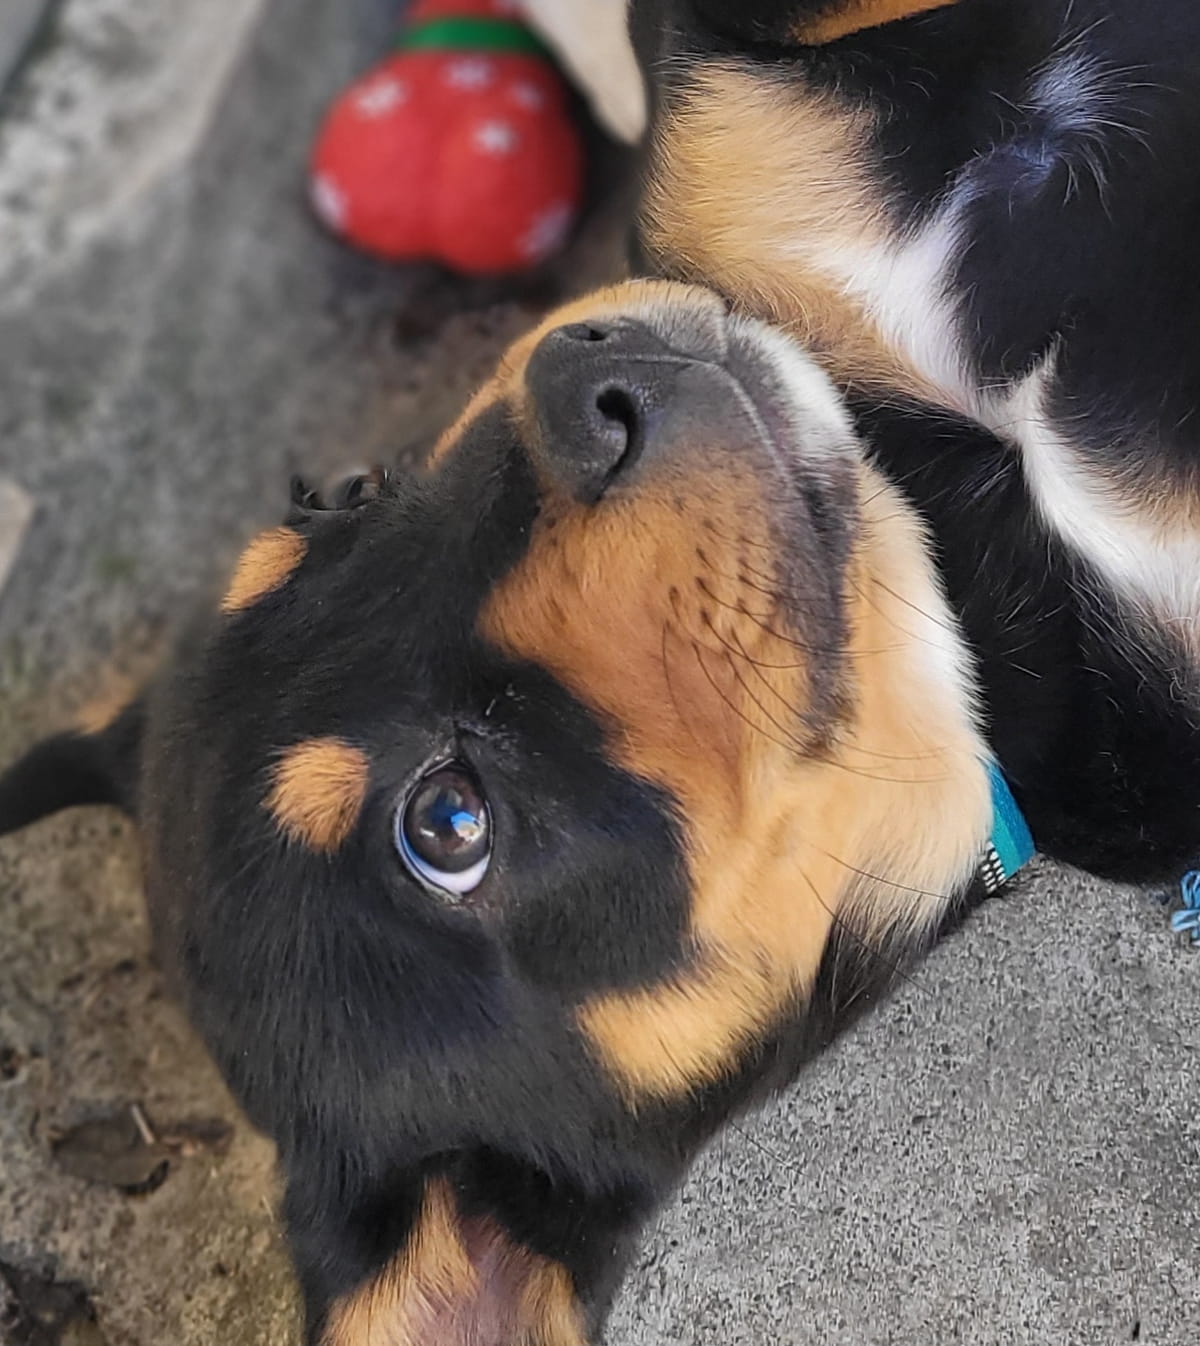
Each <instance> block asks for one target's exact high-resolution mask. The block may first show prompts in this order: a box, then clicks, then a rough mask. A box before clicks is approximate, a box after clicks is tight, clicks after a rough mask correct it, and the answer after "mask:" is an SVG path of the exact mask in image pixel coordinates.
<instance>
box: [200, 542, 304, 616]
mask: <svg viewBox="0 0 1200 1346" xmlns="http://www.w3.org/2000/svg"><path fill="white" fill-rule="evenodd" d="M307 550H308V543H307V542H306V541H305V539H304V538H302V537H301V536H300V534H299V533H297V532H296V531H295V529H293V528H268V529H267V531H266V532H265V533H259V535H258V536H257V537H256V538H254V539H252V540H251V542H250V544H249V546H247V548H246V549H245V551H243V552H242V554H241V556H239V557H238V563H237V566H236V567H235V568H234V572H233V579H232V580H230V582H229V588H228V590H227V591H226V593H225V597H224V598H223V599H222V600H221V611H222V612H241V611H242V610H243V609H244V608H248V607H250V606H251V605H252V604H254V603H257V602H258V601H259V599H260V598H265V597H266V596H267V594H269V593H272V592H273V591H274V590H276V589H278V588H279V587H280V586H281V585H282V584H284V583H285V582H286V581H287V579H288V576H289V575H291V574H292V572H293V571H294V570H295V569H296V567H297V566H298V565H299V564H300V562H301V561H302V560H304V553H305V552H306V551H307Z"/></svg>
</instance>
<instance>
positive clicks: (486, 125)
mask: <svg viewBox="0 0 1200 1346" xmlns="http://www.w3.org/2000/svg"><path fill="white" fill-rule="evenodd" d="M473 139H474V141H475V145H476V147H477V148H478V149H481V150H482V151H483V152H484V154H491V155H501V154H511V153H512V152H513V151H514V150H515V149H516V148H517V146H518V145H519V144H520V143H521V137H520V136H519V135H518V134H517V131H516V127H514V126H512V125H510V124H509V123H508V122H502V121H488V122H482V123H480V125H479V126H477V127H476V128H475V135H474V137H473Z"/></svg>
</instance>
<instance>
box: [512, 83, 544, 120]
mask: <svg viewBox="0 0 1200 1346" xmlns="http://www.w3.org/2000/svg"><path fill="white" fill-rule="evenodd" d="M508 96H509V97H510V98H511V99H512V100H513V102H514V103H516V105H517V106H518V107H523V108H525V109H526V111H528V112H540V111H541V110H542V108H544V107H545V106H546V95H545V94H544V93H543V92H542V90H541V89H539V88H538V86H537V85H536V84H531V83H530V82H529V81H528V80H526V79H522V80H518V81H517V82H516V83H515V84H510V85H509V86H508Z"/></svg>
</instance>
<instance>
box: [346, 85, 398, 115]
mask: <svg viewBox="0 0 1200 1346" xmlns="http://www.w3.org/2000/svg"><path fill="white" fill-rule="evenodd" d="M407 101H408V85H406V84H405V83H404V82H403V81H402V80H398V79H395V78H393V77H392V76H385V77H384V78H383V79H376V80H372V81H371V82H370V83H369V84H366V85H364V86H363V88H362V89H360V90H359V92H358V94H357V96H356V97H355V99H354V106H355V107H356V108H357V109H358V110H359V112H361V113H362V114H363V116H364V117H386V116H387V115H388V113H389V112H391V111H392V110H393V109H394V108H398V107H400V106H401V105H402V104H403V103H405V102H407Z"/></svg>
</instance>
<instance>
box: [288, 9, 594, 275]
mask: <svg viewBox="0 0 1200 1346" xmlns="http://www.w3.org/2000/svg"><path fill="white" fill-rule="evenodd" d="M516 8H517V7H516V3H515V0H416V3H415V4H414V5H413V6H412V7H411V9H410V10H409V21H408V24H407V26H406V28H405V30H404V31H403V33H402V34H401V36H400V40H399V43H398V50H397V52H396V53H395V54H394V55H393V56H391V57H390V58H389V59H387V60H386V61H383V62H382V63H381V64H380V65H378V66H376V67H375V69H374V70H372V71H371V72H370V73H369V74H367V75H366V76H364V77H363V78H362V79H361V80H359V81H358V82H357V83H355V84H354V85H352V86H351V87H350V88H349V89H348V90H346V92H345V93H344V94H343V95H342V96H341V98H339V99H338V101H337V102H336V103H335V104H334V106H333V108H332V109H331V110H330V112H329V114H328V117H327V118H326V121H325V124H324V126H323V128H322V130H321V133H320V136H319V137H318V139H317V143H316V147H315V149H314V152H313V164H312V195H313V202H314V205H315V207H316V210H317V213H318V215H319V216H320V217H321V219H322V220H323V221H324V222H325V224H326V225H327V226H328V227H329V228H330V229H331V230H333V232H334V233H336V234H338V235H340V236H341V237H343V238H345V239H346V240H347V241H348V242H349V243H352V244H354V245H355V246H357V247H359V248H362V249H363V250H364V251H366V252H370V253H374V254H375V255H377V256H379V257H383V258H387V259H389V260H393V261H416V260H434V261H439V262H442V263H444V264H445V265H446V266H449V267H452V268H454V269H455V270H457V271H463V272H468V273H473V274H481V273H482V274H486V273H497V272H504V271H514V270H518V269H521V268H524V267H528V266H532V265H534V264H536V263H537V262H539V261H541V260H542V259H543V258H544V257H546V256H548V255H549V254H550V253H551V252H553V251H555V250H556V249H557V248H558V247H559V245H560V244H561V243H562V242H563V240H564V239H565V238H566V236H567V234H568V232H569V231H570V227H571V224H572V222H573V221H574V218H575V214H576V212H577V210H578V207H579V198H580V193H581V183H582V176H583V173H582V159H583V155H582V150H581V146H580V140H579V135H578V132H577V130H576V128H575V126H574V125H573V123H572V121H571V117H570V113H569V110H568V106H567V98H566V90H565V88H564V85H563V82H562V80H561V78H560V76H559V75H558V73H557V71H556V70H555V68H554V66H553V65H552V64H551V61H550V58H549V56H548V55H547V54H546V52H545V49H544V48H543V47H542V46H541V44H540V42H539V41H538V39H537V38H536V37H535V36H534V35H533V33H531V32H530V30H529V29H528V28H526V27H525V26H524V25H523V24H522V23H520V22H519V20H518V19H517V18H516V16H515V12H516Z"/></svg>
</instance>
